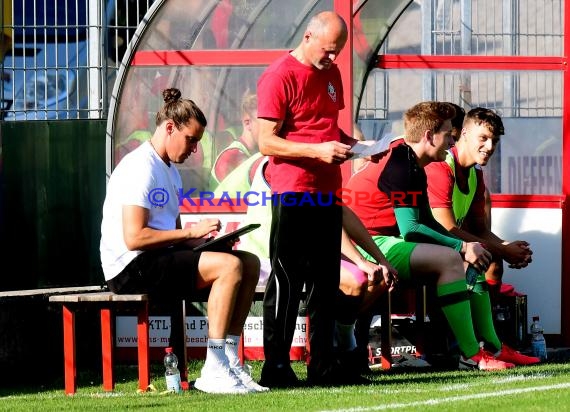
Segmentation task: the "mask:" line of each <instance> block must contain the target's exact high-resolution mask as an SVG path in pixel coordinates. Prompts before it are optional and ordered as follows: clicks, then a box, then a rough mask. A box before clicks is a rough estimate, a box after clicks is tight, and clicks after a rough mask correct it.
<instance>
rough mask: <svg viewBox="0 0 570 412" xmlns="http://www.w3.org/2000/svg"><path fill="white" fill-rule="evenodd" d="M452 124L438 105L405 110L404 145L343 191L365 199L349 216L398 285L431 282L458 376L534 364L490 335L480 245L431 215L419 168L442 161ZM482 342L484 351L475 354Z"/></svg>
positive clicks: (485, 255) (447, 110) (484, 254)
mask: <svg viewBox="0 0 570 412" xmlns="http://www.w3.org/2000/svg"><path fill="white" fill-rule="evenodd" d="M454 116H455V110H454V109H453V106H451V105H449V104H447V103H442V102H422V103H418V104H416V105H414V106H413V107H411V108H410V109H408V110H407V111H406V112H405V113H404V137H403V138H402V139H398V140H395V141H393V142H392V143H391V145H390V151H389V153H388V154H387V155H386V156H384V157H383V158H382V159H380V161H379V162H378V163H372V162H369V163H367V165H366V166H365V167H364V168H363V169H362V170H360V171H359V172H357V173H355V174H354V175H353V176H352V177H351V178H350V179H349V181H348V183H347V185H346V190H349V191H352V192H366V193H369V194H370V195H369V196H368V197H367V199H360V201H359V202H355V203H354V204H353V205H352V206H351V208H352V209H353V210H354V212H355V213H356V215H357V216H358V217H359V218H360V219H361V220H362V221H363V222H364V225H365V226H366V228H367V229H368V232H369V233H370V234H371V235H372V237H373V239H374V241H375V243H376V244H377V245H378V246H379V248H380V250H381V251H382V252H383V253H384V255H385V256H386V258H387V259H388V261H389V262H390V263H391V264H392V265H393V266H394V267H395V268H396V270H397V271H398V276H399V279H400V281H402V280H409V279H413V278H427V277H435V280H436V291H437V299H438V303H439V305H440V307H441V309H442V311H443V313H444V315H445V317H446V319H447V321H448V323H449V326H450V328H451V330H452V332H453V334H454V336H455V338H456V340H457V343H458V346H459V349H460V351H461V357H460V360H459V367H460V369H481V370H497V369H507V368H512V367H514V366H515V363H516V364H528V363H534V362H535V360H536V358H531V357H526V356H524V355H522V354H520V353H518V352H515V351H513V350H511V349H510V348H508V347H507V346H506V345H504V344H502V343H501V341H500V339H499V338H498V336H497V334H496V332H495V329H494V326H493V320H492V315H491V305H490V302H489V295H488V292H487V291H486V282H485V280H484V278H482V277H481V276H479V277H478V276H477V273H479V274H480V273H481V271H482V270H484V269H486V268H487V266H488V265H489V263H490V260H491V254H490V253H489V252H488V251H487V250H486V249H485V248H484V247H483V246H482V245H481V244H480V243H479V242H465V241H462V240H461V239H459V238H457V237H456V236H454V235H453V234H451V233H449V232H448V231H447V230H446V229H445V228H444V227H442V226H441V225H440V224H439V223H438V222H437V221H436V220H435V219H434V217H433V215H432V213H431V209H430V205H429V202H428V197H427V196H428V195H427V189H428V184H427V177H426V173H425V170H424V168H425V167H426V166H427V165H428V164H430V163H431V162H441V161H444V160H445V157H446V153H447V152H446V150H447V149H448V148H449V146H450V144H451V119H452V118H453V117H454ZM362 253H363V255H364V256H365V257H366V254H365V252H362ZM473 274H475V276H473ZM479 338H481V339H482V340H483V341H484V342H485V345H487V346H486V348H489V350H488V349H486V348H481V347H480V346H479Z"/></svg>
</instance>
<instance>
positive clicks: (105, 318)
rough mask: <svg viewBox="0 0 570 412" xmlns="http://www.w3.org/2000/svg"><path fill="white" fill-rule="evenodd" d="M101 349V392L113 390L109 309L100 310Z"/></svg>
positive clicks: (111, 335) (111, 337)
mask: <svg viewBox="0 0 570 412" xmlns="http://www.w3.org/2000/svg"><path fill="white" fill-rule="evenodd" d="M101 348H102V352H103V390H105V391H112V390H113V389H115V379H114V377H113V334H112V333H111V309H107V308H103V309H101Z"/></svg>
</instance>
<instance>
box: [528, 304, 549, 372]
mask: <svg viewBox="0 0 570 412" xmlns="http://www.w3.org/2000/svg"><path fill="white" fill-rule="evenodd" d="M530 333H531V335H532V341H531V345H532V354H533V355H534V356H536V357H538V358H540V360H541V361H545V360H546V341H545V340H544V328H543V327H542V325H541V324H540V318H539V317H538V316H536V315H535V316H533V317H532V324H531V325H530Z"/></svg>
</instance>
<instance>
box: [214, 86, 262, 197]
mask: <svg viewBox="0 0 570 412" xmlns="http://www.w3.org/2000/svg"><path fill="white" fill-rule="evenodd" d="M241 124H242V134H241V136H239V137H238V138H237V139H235V140H234V141H233V142H232V143H230V145H229V146H228V147H226V148H225V149H223V150H222V151H221V152H220V154H219V155H218V156H217V158H216V161H215V162H214V166H213V167H212V176H211V181H210V188H211V189H212V190H214V189H216V188H217V186H218V185H219V184H220V182H222V181H223V180H224V179H225V178H226V177H227V176H228V174H230V173H231V172H232V171H233V170H235V169H236V167H238V166H239V165H240V164H241V163H243V162H244V161H246V160H247V159H249V158H250V157H251V156H252V155H254V154H255V153H257V152H258V147H257V136H258V122H257V96H256V95H255V94H253V93H250V92H249V91H248V92H246V93H245V94H244V96H243V98H242V103H241Z"/></svg>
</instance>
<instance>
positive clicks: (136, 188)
mask: <svg viewBox="0 0 570 412" xmlns="http://www.w3.org/2000/svg"><path fill="white" fill-rule="evenodd" d="M179 190H182V179H181V177H180V173H179V172H178V169H176V166H174V165H173V164H172V163H171V164H170V166H167V165H166V163H164V161H163V160H162V159H161V158H160V157H159V156H158V154H157V153H156V152H155V150H154V148H153V147H152V145H151V144H150V142H148V141H147V142H144V143H143V144H142V145H140V146H139V147H138V148H136V149H135V150H133V151H132V152H130V153H129V154H127V155H126V156H125V157H124V158H123V159H122V160H121V161H120V162H119V164H118V165H117V167H116V168H115V170H114V171H113V173H112V174H111V177H110V179H109V182H108V183H107V195H106V197H105V203H104V204H103V221H102V222H101V243H100V246H99V250H100V252H101V265H102V267H103V273H104V275H105V280H110V279H112V278H114V277H115V276H117V275H118V274H119V273H120V272H121V271H122V270H123V269H124V268H125V267H126V266H127V265H128V264H129V263H130V262H131V261H132V260H133V259H134V258H135V257H136V256H137V255H139V254H140V253H142V251H140V250H132V251H130V250H128V249H127V245H126V244H125V240H124V238H123V218H122V207H123V205H135V206H141V207H144V208H146V209H148V210H149V221H148V226H149V227H152V228H154V229H159V230H173V229H176V219H177V217H178V214H179V207H178V193H179Z"/></svg>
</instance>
